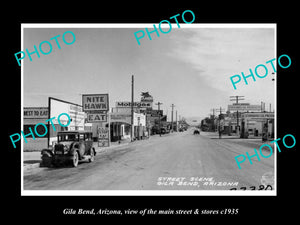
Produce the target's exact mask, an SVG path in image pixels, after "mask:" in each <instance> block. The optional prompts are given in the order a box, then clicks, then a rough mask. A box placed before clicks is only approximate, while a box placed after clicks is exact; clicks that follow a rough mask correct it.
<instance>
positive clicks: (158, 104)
mask: <svg viewBox="0 0 300 225" xmlns="http://www.w3.org/2000/svg"><path fill="white" fill-rule="evenodd" d="M155 105H157V106H158V129H159V136H160V137H161V128H160V105H162V103H161V102H158V103H155Z"/></svg>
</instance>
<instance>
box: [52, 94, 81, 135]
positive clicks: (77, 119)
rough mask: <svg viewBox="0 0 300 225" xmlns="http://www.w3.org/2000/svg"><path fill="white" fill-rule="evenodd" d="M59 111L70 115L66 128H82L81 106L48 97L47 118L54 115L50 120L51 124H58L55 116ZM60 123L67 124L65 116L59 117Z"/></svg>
mask: <svg viewBox="0 0 300 225" xmlns="http://www.w3.org/2000/svg"><path fill="white" fill-rule="evenodd" d="M61 113H67V114H68V115H69V116H70V117H71V123H70V125H69V126H68V130H84V115H85V113H84V112H83V111H82V106H80V105H77V104H75V103H71V102H67V101H64V100H60V99H56V98H52V97H49V118H52V117H55V119H54V120H52V122H53V124H59V123H58V121H57V117H58V116H59V115H60V114H61ZM60 122H61V123H62V124H67V123H68V122H69V121H68V118H67V117H66V116H62V117H60Z"/></svg>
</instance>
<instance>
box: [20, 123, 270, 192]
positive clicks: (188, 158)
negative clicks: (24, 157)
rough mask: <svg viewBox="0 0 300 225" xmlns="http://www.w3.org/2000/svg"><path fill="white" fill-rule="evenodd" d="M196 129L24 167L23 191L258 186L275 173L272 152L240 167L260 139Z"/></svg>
mask: <svg viewBox="0 0 300 225" xmlns="http://www.w3.org/2000/svg"><path fill="white" fill-rule="evenodd" d="M192 131H193V129H189V130H187V131H185V132H174V133H170V134H166V135H163V136H162V137H159V136H158V135H156V136H151V137H150V138H149V139H147V140H141V141H136V142H133V143H129V144H128V145H126V146H120V147H117V148H114V149H111V150H107V151H101V152H99V153H98V154H97V156H96V158H95V161H94V162H92V163H80V164H79V165H78V167H77V168H71V167H60V168H34V169H32V170H29V171H25V172H24V190H229V189H230V188H234V187H235V188H238V189H239V188H240V187H247V189H249V187H250V186H255V187H256V189H258V187H259V185H261V178H262V176H263V175H264V174H266V173H269V174H270V173H273V171H274V154H273V155H272V156H271V157H269V158H262V157H261V161H258V160H257V158H254V157H253V158H252V161H253V164H252V165H250V163H249V161H248V159H247V160H246V161H245V162H244V163H242V164H241V167H242V169H238V166H237V164H236V162H235V159H234V157H235V156H237V155H240V154H245V152H249V154H250V155H253V154H254V151H253V148H256V149H259V147H260V145H261V144H262V143H261V141H259V140H247V139H218V138H212V137H211V136H210V135H209V133H204V132H201V134H200V135H193V132H192ZM251 153H252V154H251ZM264 154H265V155H269V153H267V152H264ZM192 181H193V182H192ZM195 181H197V182H195ZM184 182H185V183H184ZM205 182H206V183H205ZM212 182H213V183H214V184H212ZM208 183H210V185H208ZM220 184H221V185H220ZM233 184H234V185H233ZM273 188H274V187H273Z"/></svg>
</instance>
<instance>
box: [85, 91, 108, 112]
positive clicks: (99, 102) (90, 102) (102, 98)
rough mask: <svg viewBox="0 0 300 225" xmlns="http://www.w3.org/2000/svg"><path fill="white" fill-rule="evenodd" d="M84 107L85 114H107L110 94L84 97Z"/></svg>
mask: <svg viewBox="0 0 300 225" xmlns="http://www.w3.org/2000/svg"><path fill="white" fill-rule="evenodd" d="M82 106H83V111H84V112H89V113H91V112H101V111H102V112H104V111H105V112H107V111H108V110H109V105H108V94H86V95H82Z"/></svg>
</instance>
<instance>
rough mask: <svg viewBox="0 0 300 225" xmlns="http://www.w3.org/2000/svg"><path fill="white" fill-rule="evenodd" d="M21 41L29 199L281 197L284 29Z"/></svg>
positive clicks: (30, 32)
mask: <svg viewBox="0 0 300 225" xmlns="http://www.w3.org/2000/svg"><path fill="white" fill-rule="evenodd" d="M188 13H190V15H193V14H192V13H191V12H187V13H186V14H185V15H186V20H188V17H187V15H188ZM191 19H192V17H190V18H189V21H191ZM22 38H23V39H22V45H23V46H22V49H23V50H22V52H20V53H19V54H17V55H16V59H17V60H16V63H20V64H21V65H22V79H23V80H22V81H23V82H22V88H23V89H22V90H23V91H22V111H23V115H22V122H23V126H22V127H23V128H24V130H23V131H24V134H25V136H22V137H21V138H19V139H20V140H18V136H17V135H16V136H15V137H12V140H13V141H14V142H18V141H20V142H21V146H22V156H21V157H22V164H23V166H22V169H23V170H22V173H23V175H22V182H21V184H22V194H24V195H43V193H44V194H45V195H51V194H53V193H54V194H55V195H56V194H61V195H70V194H71V195H76V194H79V195H276V182H275V181H276V162H275V158H276V150H275V149H276V145H275V143H274V142H273V141H274V140H275V139H276V132H275V131H276V120H275V118H276V116H275V115H276V101H275V100H276V79H275V78H276V66H277V65H276V60H277V59H276V24H202V25H201V24H193V23H185V22H181V23H180V24H176V23H170V22H164V23H160V24H159V25H153V24H113V25H110V24H84V25H79V24H60V25H56V24H47V25H43V24H24V25H22ZM284 59H285V60H286V59H289V58H288V56H283V57H282V64H283V66H287V64H284V63H288V62H289V61H288V60H286V61H284ZM274 62H275V63H274ZM287 139H289V138H287ZM13 141H12V142H13ZM52 190H54V191H55V192H51V191H52ZM36 191H37V192H36ZM43 191H44V192H43ZM58 191H61V192H58Z"/></svg>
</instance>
